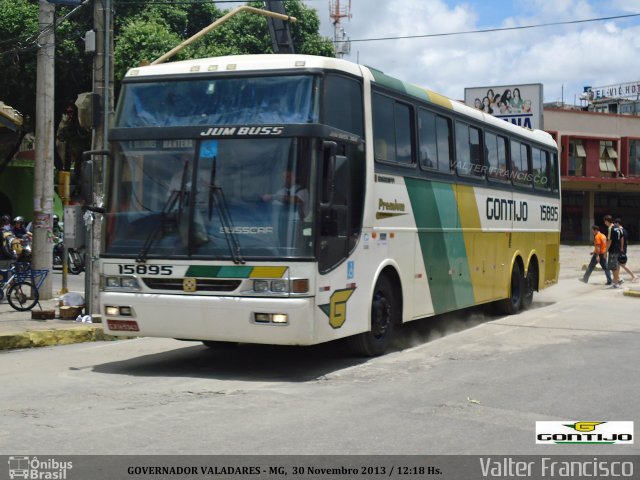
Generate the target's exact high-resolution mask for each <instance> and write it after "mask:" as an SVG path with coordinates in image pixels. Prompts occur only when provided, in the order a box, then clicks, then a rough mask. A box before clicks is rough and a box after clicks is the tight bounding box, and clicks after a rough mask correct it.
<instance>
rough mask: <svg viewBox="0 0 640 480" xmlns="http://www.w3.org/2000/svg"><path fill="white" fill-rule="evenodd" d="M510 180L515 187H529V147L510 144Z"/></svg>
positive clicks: (513, 142) (516, 143)
mask: <svg viewBox="0 0 640 480" xmlns="http://www.w3.org/2000/svg"><path fill="white" fill-rule="evenodd" d="M511 178H512V179H513V183H514V184H516V185H531V175H530V174H529V147H527V146H526V145H523V144H521V143H520V142H516V141H512V142H511Z"/></svg>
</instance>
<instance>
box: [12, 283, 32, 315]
mask: <svg viewBox="0 0 640 480" xmlns="http://www.w3.org/2000/svg"><path fill="white" fill-rule="evenodd" d="M38 298H39V295H38V289H37V288H35V287H34V286H33V284H32V283H31V282H16V283H14V284H13V285H11V286H10V287H9V291H8V292H7V300H8V301H9V305H11V306H12V307H13V309H14V310H17V311H19V312H26V311H27V310H31V309H32V308H33V307H35V306H36V304H37V303H38Z"/></svg>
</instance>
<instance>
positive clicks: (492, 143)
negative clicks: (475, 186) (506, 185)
mask: <svg viewBox="0 0 640 480" xmlns="http://www.w3.org/2000/svg"><path fill="white" fill-rule="evenodd" d="M485 142H486V149H485V151H486V158H487V166H488V169H487V175H488V176H489V178H492V179H495V180H504V181H508V180H509V169H508V166H507V139H506V138H505V137H501V136H499V135H495V134H493V133H487V134H486V135H485Z"/></svg>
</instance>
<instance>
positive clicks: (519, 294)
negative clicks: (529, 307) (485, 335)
mask: <svg viewBox="0 0 640 480" xmlns="http://www.w3.org/2000/svg"><path fill="white" fill-rule="evenodd" d="M509 290H510V291H509V297H508V298H505V299H504V300H500V301H499V302H498V309H499V310H500V312H501V313H504V314H506V315H515V314H516V313H518V312H519V311H520V309H521V308H522V300H523V297H524V294H525V281H524V276H523V274H522V268H521V267H520V264H519V263H518V262H516V263H514V264H513V270H511V287H510V288H509Z"/></svg>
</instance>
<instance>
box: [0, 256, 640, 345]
mask: <svg viewBox="0 0 640 480" xmlns="http://www.w3.org/2000/svg"><path fill="white" fill-rule="evenodd" d="M591 249H592V247H591V246H589V245H579V246H568V245H561V246H560V281H573V282H577V281H578V278H579V277H581V276H582V275H583V273H584V270H585V269H586V266H587V264H588V262H589V259H590V255H589V252H590V251H591ZM628 254H629V259H630V260H629V268H630V269H631V270H634V269H635V272H634V273H635V274H636V275H638V276H640V245H632V246H630V247H629V252H628ZM82 275H84V274H82ZM60 278H61V275H60V273H59V272H57V274H56V273H55V272H54V275H53V276H52V279H53V293H54V298H53V299H51V300H42V301H41V302H40V305H41V306H42V309H43V310H55V312H56V318H54V319H51V320H34V319H32V318H31V312H17V311H15V310H14V309H13V308H11V306H10V305H9V304H8V303H7V300H6V299H4V300H3V301H2V302H0V350H9V349H14V348H29V347H44V346H50V345H64V344H69V343H80V342H93V341H97V340H116V339H122V338H124V337H113V336H111V335H105V334H104V332H103V331H102V325H101V324H100V323H98V322H99V321H100V318H99V315H94V318H93V321H94V323H91V324H87V323H79V322H76V321H75V319H72V320H62V319H60V318H58V317H57V316H58V314H59V308H58V303H59V296H60V295H59V291H60ZM75 278H76V281H75V282H74V284H75V285H76V287H75V288H74V287H73V286H71V288H70V290H71V291H75V292H77V293H80V294H81V295H82V296H83V297H84V296H85V294H84V291H79V290H78V288H77V285H79V284H82V281H80V278H79V277H75ZM621 278H624V279H625V283H624V288H623V289H620V290H613V289H612V292H611V293H612V294H619V293H620V292H622V294H624V295H628V296H635V297H640V283H631V281H630V280H629V276H628V275H627V274H626V273H623V274H622V275H621ZM598 282H599V283H600V285H602V283H603V282H604V275H603V274H602V272H601V271H599V270H597V271H594V272H593V274H592V276H591V279H590V283H589V284H590V285H593V286H595V285H596V284H598ZM34 310H38V306H36V307H35V308H34Z"/></svg>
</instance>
